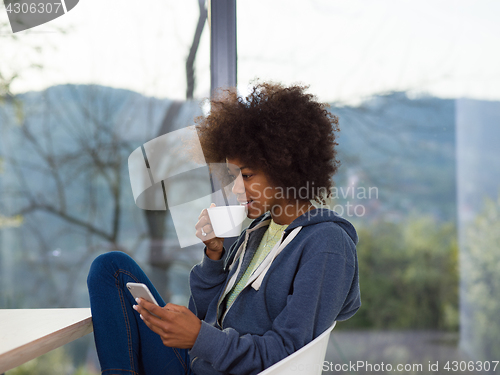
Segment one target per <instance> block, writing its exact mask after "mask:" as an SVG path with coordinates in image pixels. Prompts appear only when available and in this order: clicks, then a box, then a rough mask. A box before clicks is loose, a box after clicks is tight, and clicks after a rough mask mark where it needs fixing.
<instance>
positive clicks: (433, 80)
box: [0, 0, 500, 103]
mask: <svg viewBox="0 0 500 375" xmlns="http://www.w3.org/2000/svg"><path fill="white" fill-rule="evenodd" d="M137 4H140V5H137ZM2 17H3V18H2ZM197 17H198V3H197V1H196V0H184V1H182V2H180V1H172V0H168V1H167V0H143V1H141V2H140V3H138V2H137V1H131V0H106V1H97V0H80V2H79V4H78V5H77V6H76V7H75V8H74V9H73V10H71V11H70V12H68V13H67V14H66V15H64V16H62V17H60V18H58V19H56V20H53V21H51V22H50V23H49V24H46V25H41V26H38V27H37V28H34V29H31V30H28V31H23V32H19V33H17V34H16V36H17V37H18V38H17V40H15V41H13V40H11V38H10V34H11V32H10V30H6V29H3V30H2V32H1V33H0V45H1V50H0V54H1V55H2V58H1V59H0V72H6V71H7V72H8V71H11V72H15V71H22V74H21V75H20V78H18V80H17V81H16V83H15V85H14V86H13V88H12V89H13V91H14V92H16V93H17V92H24V91H29V90H41V89H44V88H46V87H49V86H51V85H55V84H62V83H98V84H103V85H108V86H112V87H120V88H127V89H131V90H134V91H138V92H140V93H143V94H145V95H150V96H156V97H168V98H172V99H183V98H184V97H185V87H186V85H185V58H186V56H187V54H188V51H189V46H190V44H191V41H192V38H193V35H194V30H195V25H196V22H197ZM499 17H500V2H498V1H497V0H476V1H472V0H446V1H445V0H418V1H417V0H377V1H373V0H350V1H340V0H307V1H306V0H252V1H250V0H238V1H237V20H238V31H237V32H238V39H237V41H238V42H237V43H238V85H239V86H240V89H241V90H245V87H246V85H248V83H249V82H250V81H251V80H253V79H255V78H260V79H262V80H275V81H282V82H284V83H292V82H300V83H304V84H308V85H310V86H311V88H310V91H311V92H313V93H314V94H316V95H317V96H318V97H319V98H320V99H322V100H324V101H330V102H332V101H336V102H340V103H342V102H344V103H349V102H356V101H359V100H361V99H363V98H366V97H369V96H370V95H373V94H378V93H384V92H390V91H402V90H404V91H409V92H410V93H414V94H430V95H435V96H439V97H446V98H454V97H470V98H478V99H487V100H500V69H499V68H498V67H499V66H500V49H499V48H498V44H499V37H500V22H498V19H500V18H499ZM4 19H6V15H5V9H3V8H0V20H4ZM54 27H58V28H63V29H65V30H67V33H66V34H62V33H60V32H58V31H55V30H54ZM9 33H10V34H9ZM209 44H210V42H209V32H208V25H206V26H205V30H204V33H203V36H202V41H201V44H200V49H199V51H198V55H197V61H196V77H197V86H196V90H195V97H197V98H202V97H206V96H208V94H209V88H210V71H209V65H210V58H209ZM33 47H41V52H39V53H37V52H35V50H34V48H33ZM4 56H7V59H4V58H3V57H4ZM32 64H42V65H43V66H44V69H43V70H36V69H31V70H30V69H29V66H30V65H32Z"/></svg>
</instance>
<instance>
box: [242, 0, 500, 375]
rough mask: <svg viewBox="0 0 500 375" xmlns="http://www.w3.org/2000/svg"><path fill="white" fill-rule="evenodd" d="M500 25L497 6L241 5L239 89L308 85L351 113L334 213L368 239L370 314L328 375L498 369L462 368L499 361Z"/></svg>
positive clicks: (334, 342) (339, 344)
mask: <svg viewBox="0 0 500 375" xmlns="http://www.w3.org/2000/svg"><path fill="white" fill-rule="evenodd" d="M499 15H500V6H499V4H498V2H493V1H486V2H481V3H478V2H474V1H459V2H453V3H450V2H446V1H437V2H436V1H419V2H413V1H396V0H383V1H376V2H370V1H354V2H341V1H329V0H309V1H279V0H271V1H252V2H251V3H250V2H239V3H238V52H239V53H238V82H239V85H240V90H241V91H242V92H245V90H247V85H248V83H249V82H250V81H251V80H252V79H255V78H260V79H261V80H274V81H279V82H283V83H285V84H291V83H296V82H299V83H303V84H306V85H310V90H309V91H310V92H311V93H313V94H315V95H317V96H318V97H319V99H320V100H321V101H324V102H328V103H330V104H331V108H330V109H331V111H332V112H333V113H334V114H336V115H337V116H339V122H340V128H341V132H340V137H339V153H340V159H341V161H342V167H341V169H340V171H339V173H338V175H337V176H335V182H336V185H335V188H334V189H333V190H332V195H333V198H334V199H333V202H332V207H333V208H334V209H335V210H336V211H337V212H338V213H340V214H342V215H343V216H344V217H345V218H347V219H349V220H351V221H352V222H353V223H354V224H355V226H356V228H357V229H358V232H359V235H360V243H359V245H358V257H359V262H360V284H361V294H362V303H363V305H362V307H361V309H360V310H359V311H358V313H357V314H356V315H355V316H354V317H353V318H351V319H350V320H349V321H347V322H340V323H339V324H338V325H337V327H336V328H335V331H334V333H333V334H332V337H331V343H330V347H329V350H328V355H327V358H326V360H327V362H328V366H327V367H328V368H324V369H325V372H326V373H333V372H335V373H339V372H340V373H348V372H350V371H359V372H361V373H371V372H377V373H378V372H382V373H384V372H387V373H389V372H392V371H399V373H403V372H407V371H408V373H412V372H413V373H415V372H420V371H423V372H424V373H431V372H433V373H445V372H447V369H446V368H445V366H446V365H447V364H448V370H449V371H456V372H458V373H466V372H468V371H472V372H474V371H483V370H484V365H486V366H488V367H489V368H488V370H487V371H489V372H492V371H493V367H494V363H493V362H491V363H489V365H487V364H486V362H460V361H470V360H472V361H484V360H488V361H496V360H498V358H497V357H498V353H500V323H499V320H498V318H497V317H498V315H499V313H500V303H499V302H498V299H497V298H494V297H493V296H495V295H498V294H499V293H500V276H499V275H500V273H499V272H498V263H499V261H500V259H499V257H498V254H500V240H499V237H498V233H500V231H499V229H500V227H499V225H500V216H499V212H500V195H499V194H500V177H499V176H500V173H499V172H500V171H499V168H500V167H499V165H500V164H499V160H500V158H499V156H500V155H499V153H498V147H497V145H498V144H499V142H500V133H499V130H498V124H499V122H500V112H499V111H500V75H499V70H498V66H500V53H499V51H498V49H497V48H493V47H492V46H495V45H496V44H498V43H497V36H498V35H500V23H498V22H497V21H496V20H497V19H498V16H499ZM305 131H307V129H305ZM457 223H458V225H457ZM357 361H361V362H360V363H359V364H357ZM452 361H458V362H456V363H453V362H452ZM351 363H355V364H357V366H356V367H355V368H354V369H353V368H352V367H349V366H348V367H345V366H344V367H342V365H345V364H347V365H349V364H351ZM382 363H385V364H390V365H391V366H393V367H392V369H389V368H387V367H385V368H381V367H380V366H381V364H382ZM398 364H402V365H403V367H402V368H397V367H396V366H397V365H398ZM405 364H417V365H420V366H422V367H421V368H420V367H414V368H404V365H405ZM370 365H371V367H370ZM336 366H337V367H336ZM339 366H340V367H339ZM375 366H377V367H375ZM464 366H465V367H464ZM471 366H472V367H471ZM482 366H483V367H482ZM410 367H411V366H410ZM455 367H456V368H455ZM480 367H482V368H480ZM495 371H497V372H498V371H499V368H498V366H497V368H496V370H495Z"/></svg>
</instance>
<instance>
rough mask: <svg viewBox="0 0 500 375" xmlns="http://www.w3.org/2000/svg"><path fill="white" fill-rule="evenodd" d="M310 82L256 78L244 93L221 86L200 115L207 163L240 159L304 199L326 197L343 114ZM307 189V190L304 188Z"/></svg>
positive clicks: (200, 134) (199, 128)
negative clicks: (323, 99)
mask: <svg viewBox="0 0 500 375" xmlns="http://www.w3.org/2000/svg"><path fill="white" fill-rule="evenodd" d="M307 89H308V86H300V85H292V86H288V87H285V86H283V85H282V84H278V83H272V82H264V83H257V84H255V86H254V87H253V88H252V90H251V92H250V94H249V95H248V96H246V97H242V96H240V95H238V94H237V92H236V90H235V89H224V90H220V91H218V92H217V94H216V95H214V97H213V98H212V99H211V100H210V104H211V109H210V113H209V114H208V115H207V116H201V117H198V118H196V119H195V122H196V130H197V132H198V137H199V139H200V143H201V147H202V149H203V153H204V156H205V160H206V161H207V162H208V163H223V162H225V161H226V158H229V159H233V158H234V159H238V160H240V161H241V162H243V163H244V164H245V165H248V166H251V167H253V168H256V169H260V170H262V171H263V172H264V173H265V174H266V176H267V177H268V178H269V179H270V181H271V182H272V183H273V184H274V185H275V186H276V187H281V188H283V190H285V189H286V191H287V192H288V193H289V192H290V191H292V192H295V196H288V198H296V192H298V191H300V192H301V194H300V198H301V199H314V200H316V201H317V202H320V203H324V202H325V200H324V198H325V197H328V196H329V195H330V192H331V187H332V186H333V181H332V176H333V175H334V174H335V172H336V171H337V169H338V167H339V165H340V162H339V161H338V160H336V155H337V150H336V148H335V146H337V145H338V143H337V142H336V140H335V132H337V131H339V127H338V118H337V117H336V116H335V115H333V114H332V113H330V112H329V111H328V110H327V109H326V108H327V107H328V105H327V104H325V103H319V102H318V101H317V100H316V98H315V97H314V96H313V95H311V94H307V93H305V91H306V90H307ZM305 192H307V193H305Z"/></svg>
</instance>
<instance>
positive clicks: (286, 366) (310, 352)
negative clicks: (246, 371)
mask: <svg viewBox="0 0 500 375" xmlns="http://www.w3.org/2000/svg"><path fill="white" fill-rule="evenodd" d="M336 323H337V322H334V323H333V325H332V326H331V327H330V328H328V329H327V330H326V331H325V332H323V333H322V334H321V335H319V336H318V337H316V338H315V339H314V340H313V341H311V342H310V343H309V344H307V345H306V346H304V347H303V348H300V349H299V350H297V351H296V352H295V353H292V354H290V355H289V356H288V357H286V358H283V359H282V360H281V361H279V362H278V363H275V364H274V365H272V366H271V367H269V368H267V369H265V370H264V371H262V372H260V373H259V375H290V374H293V375H321V373H322V370H323V361H324V360H325V355H326V348H327V347H328V339H329V338H330V333H331V332H332V330H333V328H335V324H336Z"/></svg>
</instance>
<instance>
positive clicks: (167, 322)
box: [134, 298, 201, 349]
mask: <svg viewBox="0 0 500 375" xmlns="http://www.w3.org/2000/svg"><path fill="white" fill-rule="evenodd" d="M136 301H137V305H134V309H135V310H136V311H137V312H138V313H139V314H141V315H140V316H141V319H142V320H143V321H144V323H146V325H147V326H148V327H149V328H150V329H151V330H152V331H153V332H155V333H157V334H158V335H160V337H161V341H162V342H163V345H165V346H169V347H171V348H180V349H191V348H192V347H193V345H194V343H195V341H196V338H197V337H198V333H199V332H200V328H201V320H200V319H198V317H197V316H196V315H194V314H193V313H192V312H191V310H189V309H188V308H187V307H184V306H179V305H174V304H173V303H168V304H167V305H165V307H163V308H161V307H159V306H157V305H155V304H153V303H151V302H148V301H146V300H144V299H142V298H137V299H136ZM153 314H154V315H153ZM155 315H156V316H155Z"/></svg>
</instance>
